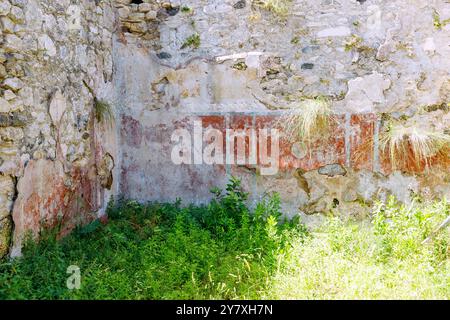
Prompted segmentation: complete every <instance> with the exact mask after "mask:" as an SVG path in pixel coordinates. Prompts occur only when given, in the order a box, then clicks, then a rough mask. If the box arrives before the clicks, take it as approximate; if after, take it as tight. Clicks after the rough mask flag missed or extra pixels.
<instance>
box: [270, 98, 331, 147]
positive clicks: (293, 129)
mask: <svg viewBox="0 0 450 320" xmlns="http://www.w3.org/2000/svg"><path fill="white" fill-rule="evenodd" d="M330 115H331V102H330V100H329V99H328V98H325V97H317V98H314V99H305V100H303V101H301V102H300V103H299V104H298V105H297V106H296V107H295V108H293V109H291V110H290V112H289V113H288V114H287V115H285V116H283V117H281V118H280V120H279V122H278V126H279V127H281V128H282V130H283V132H284V133H285V136H286V138H287V140H289V141H291V142H295V141H298V140H299V139H301V140H303V141H307V142H310V141H311V140H313V138H314V137H317V136H319V135H323V134H324V133H326V132H327V131H328V128H329V122H330Z"/></svg>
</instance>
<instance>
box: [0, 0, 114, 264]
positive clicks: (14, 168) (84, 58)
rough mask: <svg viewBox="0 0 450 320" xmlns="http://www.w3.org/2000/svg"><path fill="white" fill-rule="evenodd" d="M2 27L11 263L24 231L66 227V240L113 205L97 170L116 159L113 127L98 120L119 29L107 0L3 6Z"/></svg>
mask: <svg viewBox="0 0 450 320" xmlns="http://www.w3.org/2000/svg"><path fill="white" fill-rule="evenodd" d="M0 24H1V33H0V39H1V46H0V184H1V189H0V256H4V255H5V254H7V253H8V247H9V245H12V248H13V249H12V255H19V254H20V248H21V243H22V239H23V237H24V236H25V234H26V233H28V232H31V234H32V235H34V236H36V235H38V233H39V231H40V228H41V227H42V226H56V225H58V226H59V227H60V228H61V235H63V234H65V233H67V232H68V231H69V230H70V229H71V228H73V227H74V226H75V225H76V224H78V223H79V222H83V221H88V220H89V219H92V217H93V216H95V215H97V212H100V213H101V212H102V210H104V207H105V204H106V203H107V201H108V200H109V194H111V192H110V191H108V190H106V191H105V189H103V187H101V185H100V180H101V179H100V178H99V177H98V176H97V165H98V164H99V163H100V161H101V159H102V157H103V156H104V154H106V153H108V154H110V155H113V156H115V154H116V149H115V148H116V146H115V143H114V144H112V143H111V142H113V141H115V138H114V137H115V129H114V123H111V124H110V125H105V124H102V123H98V122H96V121H95V117H93V115H94V114H95V108H94V103H93V101H94V97H93V93H94V94H95V96H96V98H98V99H104V100H106V101H110V100H112V99H114V91H113V85H112V73H113V60H112V55H113V52H112V47H113V45H112V37H113V33H114V32H115V30H116V26H117V22H116V11H115V8H114V7H113V5H112V4H111V3H110V2H108V1H87V0H86V1H76V2H75V1H45V0H44V1H41V0H39V1H37V0H21V1H17V0H11V1H8V0H2V1H1V2H0ZM84 83H86V84H87V85H88V86H89V87H90V88H91V89H92V92H93V93H92V92H90V90H88V89H87V87H86V86H85V85H84ZM112 122H113V121H112ZM12 233H13V235H12ZM10 239H11V241H10Z"/></svg>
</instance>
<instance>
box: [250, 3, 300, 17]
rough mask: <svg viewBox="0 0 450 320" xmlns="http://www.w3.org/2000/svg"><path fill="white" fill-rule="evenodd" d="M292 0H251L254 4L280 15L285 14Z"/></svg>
mask: <svg viewBox="0 0 450 320" xmlns="http://www.w3.org/2000/svg"><path fill="white" fill-rule="evenodd" d="M291 2H292V0H253V4H254V5H255V6H258V7H261V8H263V9H265V10H268V11H271V12H273V13H276V14H278V15H280V16H284V15H287V14H288V12H289V6H290V4H291Z"/></svg>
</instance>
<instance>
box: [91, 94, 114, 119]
mask: <svg viewBox="0 0 450 320" xmlns="http://www.w3.org/2000/svg"><path fill="white" fill-rule="evenodd" d="M94 113H95V119H96V120H97V122H98V123H108V124H111V123H112V121H113V119H114V115H113V112H112V110H111V105H110V104H109V103H108V102H106V101H104V100H99V99H97V98H94Z"/></svg>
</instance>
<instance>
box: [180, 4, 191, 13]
mask: <svg viewBox="0 0 450 320" xmlns="http://www.w3.org/2000/svg"><path fill="white" fill-rule="evenodd" d="M181 12H183V13H191V12H192V9H191V8H190V7H188V6H182V7H181Z"/></svg>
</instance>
